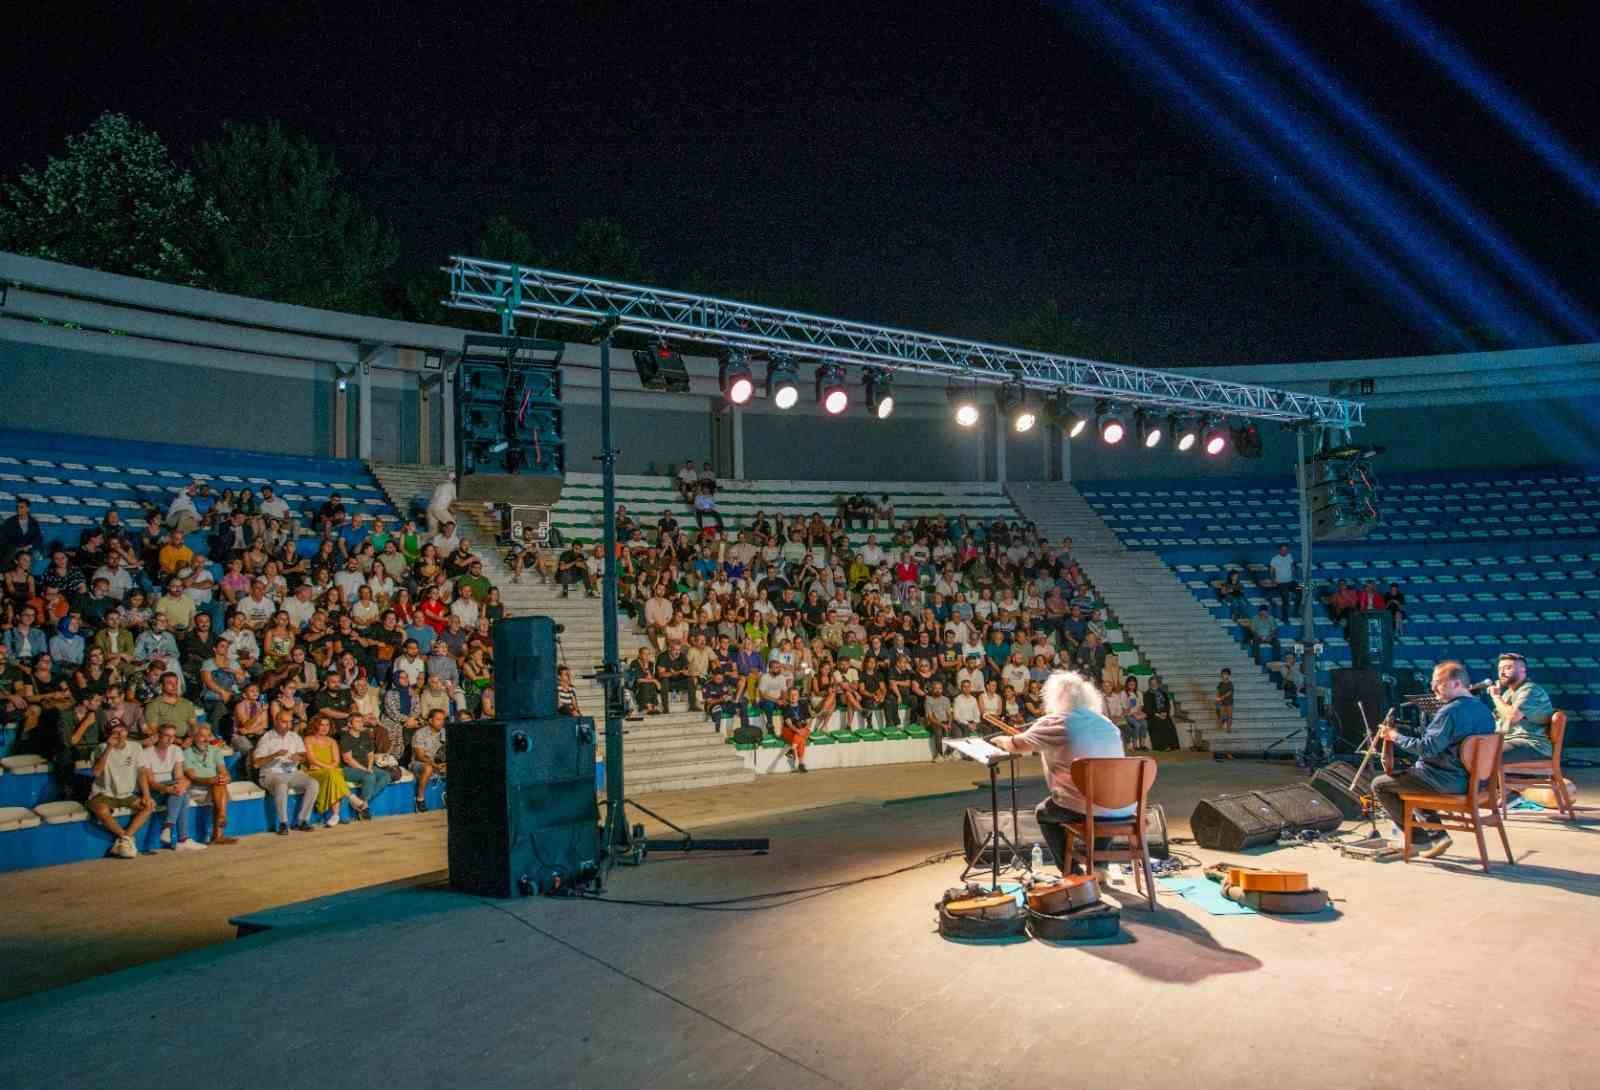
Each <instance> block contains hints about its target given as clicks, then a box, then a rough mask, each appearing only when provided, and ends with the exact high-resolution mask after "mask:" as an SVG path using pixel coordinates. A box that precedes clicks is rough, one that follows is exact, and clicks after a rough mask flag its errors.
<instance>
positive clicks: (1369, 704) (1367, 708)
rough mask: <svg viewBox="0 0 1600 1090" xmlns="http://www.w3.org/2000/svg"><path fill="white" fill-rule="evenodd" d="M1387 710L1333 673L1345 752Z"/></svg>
mask: <svg viewBox="0 0 1600 1090" xmlns="http://www.w3.org/2000/svg"><path fill="white" fill-rule="evenodd" d="M496 695H498V694H496ZM1387 710H1388V709H1387V708H1386V707H1385V706H1384V691H1383V678H1381V677H1379V676H1378V672H1377V671H1376V670H1335V671H1333V722H1334V725H1335V726H1336V727H1337V728H1338V731H1339V741H1340V742H1342V743H1344V745H1345V747H1346V748H1347V749H1355V748H1356V747H1357V746H1360V745H1361V744H1362V743H1363V742H1364V741H1365V740H1366V737H1367V734H1366V728H1372V727H1376V726H1377V725H1378V723H1379V722H1380V721H1381V720H1382V719H1383V716H1384V713H1385V712H1386V711H1387ZM1363 713H1365V714H1366V721H1365V725H1363V722H1362V718H1361V717H1362V714H1363Z"/></svg>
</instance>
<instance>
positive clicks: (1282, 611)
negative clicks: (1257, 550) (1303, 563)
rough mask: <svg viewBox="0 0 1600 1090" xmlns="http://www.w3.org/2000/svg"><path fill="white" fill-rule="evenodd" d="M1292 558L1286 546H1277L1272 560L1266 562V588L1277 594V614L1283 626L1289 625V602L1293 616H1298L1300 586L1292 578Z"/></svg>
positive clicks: (1293, 567)
mask: <svg viewBox="0 0 1600 1090" xmlns="http://www.w3.org/2000/svg"><path fill="white" fill-rule="evenodd" d="M1294 569H1295V562H1294V557H1293V556H1291V555H1289V546H1288V545H1287V544H1284V545H1279V546H1278V551H1277V552H1276V553H1274V554H1273V556H1272V559H1270V560H1268V561H1267V578H1268V582H1267V586H1268V588H1269V589H1271V590H1274V591H1276V592H1277V595H1278V612H1279V616H1280V617H1281V618H1282V620H1283V623H1284V624H1288V623H1289V618H1290V613H1289V602H1290V600H1291V599H1293V601H1294V614H1293V616H1296V617H1298V616H1299V615H1300V597H1301V595H1300V586H1299V584H1298V583H1296V582H1295V578H1294Z"/></svg>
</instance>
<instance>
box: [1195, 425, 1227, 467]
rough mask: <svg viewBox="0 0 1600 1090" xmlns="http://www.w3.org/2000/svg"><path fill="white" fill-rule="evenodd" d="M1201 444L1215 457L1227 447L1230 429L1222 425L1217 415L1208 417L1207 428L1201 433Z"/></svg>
mask: <svg viewBox="0 0 1600 1090" xmlns="http://www.w3.org/2000/svg"><path fill="white" fill-rule="evenodd" d="M1200 445H1201V447H1202V448H1204V450H1205V452H1206V453H1207V454H1209V455H1211V456H1212V457H1213V458H1214V457H1216V456H1217V455H1218V454H1221V453H1222V452H1223V450H1224V449H1225V448H1226V447H1227V445H1228V429H1227V428H1225V427H1223V426H1222V421H1221V420H1220V419H1218V418H1217V417H1215V416H1212V417H1207V418H1206V430H1205V431H1204V432H1202V433H1201V434H1200Z"/></svg>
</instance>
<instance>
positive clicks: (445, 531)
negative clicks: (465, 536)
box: [431, 519, 461, 559]
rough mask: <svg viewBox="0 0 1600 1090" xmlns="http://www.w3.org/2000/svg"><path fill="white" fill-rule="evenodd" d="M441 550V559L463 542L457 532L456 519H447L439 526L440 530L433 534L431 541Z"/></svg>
mask: <svg viewBox="0 0 1600 1090" xmlns="http://www.w3.org/2000/svg"><path fill="white" fill-rule="evenodd" d="M431 544H432V545H433V547H434V548H435V549H438V550H439V556H440V558H441V559H443V558H444V557H447V556H449V555H450V554H451V553H453V552H455V551H456V546H457V545H460V544H461V535H460V534H458V533H456V524H455V520H454V519H445V520H444V522H443V523H442V524H441V525H440V527H439V532H438V533H436V534H434V535H433V541H432V543H431Z"/></svg>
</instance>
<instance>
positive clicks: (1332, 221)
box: [1070, 0, 1477, 349]
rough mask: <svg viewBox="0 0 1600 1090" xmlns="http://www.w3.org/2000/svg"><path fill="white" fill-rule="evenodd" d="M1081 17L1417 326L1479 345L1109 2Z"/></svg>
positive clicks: (1085, 3) (1091, 0)
mask: <svg viewBox="0 0 1600 1090" xmlns="http://www.w3.org/2000/svg"><path fill="white" fill-rule="evenodd" d="M1070 2H1071V3H1072V4H1073V6H1074V7H1076V8H1077V9H1078V11H1079V13H1080V15H1082V16H1085V17H1087V20H1088V21H1092V22H1094V23H1097V24H1099V26H1100V28H1101V30H1102V31H1103V32H1104V33H1105V35H1106V37H1107V39H1108V40H1110V41H1111V43H1112V44H1113V46H1115V47H1116V48H1117V49H1118V50H1119V51H1120V52H1121V53H1122V54H1123V55H1124V57H1125V58H1126V60H1127V61H1128V63H1129V65H1130V67H1134V68H1139V67H1143V68H1144V69H1146V70H1148V71H1149V72H1150V73H1151V74H1153V75H1154V76H1155V77H1156V78H1157V79H1158V80H1159V81H1160V82H1161V83H1162V84H1163V85H1165V86H1166V88H1167V89H1168V90H1169V91H1171V92H1172V93H1173V94H1174V95H1175V96H1176V97H1177V98H1178V99H1179V100H1180V101H1181V102H1182V103H1183V104H1184V105H1186V106H1187V107H1188V109H1189V111H1190V112H1191V114H1193V115H1194V116H1195V117H1196V118H1197V119H1198V120H1199V121H1200V122H1201V123H1202V124H1203V125H1205V126H1207V127H1208V128H1209V129H1210V130H1211V131H1212V132H1213V133H1215V134H1216V135H1217V136H1218V137H1220V138H1221V140H1222V141H1223V142H1224V143H1225V144H1227V146H1228V147H1229V148H1230V149H1231V150H1232V152H1233V154H1234V156H1235V157H1236V158H1237V159H1238V160H1239V161H1240V162H1242V163H1243V164H1244V165H1245V166H1246V167H1247V168H1249V169H1250V170H1252V171H1254V172H1255V174H1256V175H1257V176H1259V177H1260V178H1261V179H1262V180H1263V181H1264V182H1266V183H1267V185H1268V187H1269V188H1270V189H1271V190H1272V191H1273V193H1274V194H1275V195H1276V196H1277V197H1278V198H1279V199H1280V200H1282V201H1284V202H1285V203H1287V204H1290V205H1292V206H1295V207H1298V208H1299V209H1300V210H1301V211H1302V212H1303V213H1305V214H1306V215H1307V216H1309V217H1310V218H1311V219H1312V220H1313V221H1314V222H1315V223H1316V224H1317V226H1319V227H1320V228H1321V229H1322V231H1323V232H1324V238H1325V241H1326V242H1328V243H1329V244H1330V245H1332V246H1333V247H1334V248H1335V249H1336V250H1342V251H1343V252H1344V254H1345V257H1346V259H1347V260H1348V261H1350V262H1351V263H1352V264H1353V265H1355V266H1357V267H1358V268H1364V269H1365V270H1366V271H1367V273H1368V274H1369V275H1370V276H1371V277H1372V278H1373V279H1374V280H1375V281H1376V282H1378V283H1379V284H1380V285H1381V286H1382V287H1383V288H1384V289H1385V298H1386V299H1387V301H1388V302H1389V303H1390V305H1391V306H1395V305H1396V304H1397V303H1399V304H1404V305H1403V306H1395V309H1397V310H1398V311H1400V312H1401V313H1402V314H1403V315H1404V316H1405V317H1406V318H1407V319H1408V320H1409V321H1410V322H1411V323H1412V324H1413V325H1414V326H1416V327H1417V328H1418V329H1419V330H1422V331H1423V332H1426V333H1430V334H1434V335H1436V336H1439V337H1441V338H1442V339H1443V340H1444V341H1445V342H1447V343H1449V344H1452V345H1454V346H1455V347H1457V348H1462V349H1471V348H1475V347H1477V345H1476V344H1475V343H1474V342H1472V341H1471V340H1470V339H1469V338H1468V337H1467V335H1466V334H1465V333H1463V331H1462V329H1461V327H1460V323H1459V322H1458V321H1456V320H1455V318H1454V317H1452V316H1451V315H1450V314H1448V313H1446V312H1445V311H1444V310H1442V309H1441V308H1439V307H1438V306H1436V305H1435V304H1434V303H1433V302H1432V301H1431V300H1430V299H1428V298H1427V297H1426V296H1425V295H1423V293H1422V292H1421V291H1419V290H1418V289H1417V287H1416V286H1415V285H1414V284H1413V283H1412V282H1411V280H1410V278H1409V277H1408V276H1406V274H1405V273H1404V272H1402V271H1401V270H1400V269H1398V268H1396V267H1395V266H1394V264H1393V263H1392V262H1390V261H1389V259H1388V258H1387V257H1385V256H1384V255H1383V254H1382V253H1380V252H1379V251H1378V250H1377V249H1376V248H1375V247H1373V246H1372V245H1371V244H1370V243H1368V242H1367V241H1366V240H1365V239H1363V238H1362V237H1361V236H1360V235H1358V234H1357V233H1356V232H1354V231H1353V230H1351V229H1350V227H1349V226H1348V225H1347V224H1345V223H1344V221H1343V220H1342V219H1341V218H1340V216H1339V215H1338V214H1337V213H1336V212H1335V211H1334V210H1333V209H1332V208H1331V207H1329V206H1328V205H1327V204H1326V203H1325V202H1324V201H1323V200H1322V198H1320V197H1319V196H1317V195H1316V194H1315V193H1313V192H1312V191H1311V190H1310V189H1309V188H1308V187H1306V186H1305V185H1303V184H1301V182H1300V181H1298V180H1297V179H1296V178H1295V177H1294V176H1293V173H1292V172H1291V171H1290V169H1289V168H1288V166H1287V165H1285V164H1284V163H1283V162H1282V161H1280V160H1279V159H1278V158H1277V157H1276V156H1274V155H1273V154H1272V152H1271V151H1270V150H1268V149H1267V148H1266V147H1265V146H1263V145H1262V144H1261V142H1260V141H1258V140H1256V139H1255V138H1254V137H1253V136H1251V135H1250V134H1249V133H1247V132H1245V130H1244V129H1242V128H1241V127H1240V126H1238V125H1237V124H1235V123H1234V122H1233V121H1232V120H1230V119H1229V118H1228V117H1227V116H1226V115H1225V114H1224V113H1223V111H1222V109H1221V108H1220V107H1219V106H1218V105H1217V103H1216V102H1215V101H1214V100H1213V99H1212V98H1210V97H1209V96H1207V95H1206V94H1205V92H1203V91H1201V90H1200V89H1199V88H1198V87H1196V86H1195V85H1194V84H1193V83H1191V82H1190V81H1189V80H1188V79H1187V78H1186V77H1185V76H1184V75H1183V74H1182V72H1180V71H1179V70H1178V68H1177V67H1176V66H1175V65H1173V64H1172V63H1170V62H1169V61H1167V60H1166V59H1164V58H1163V57H1162V56H1161V54H1160V52H1159V51H1158V50H1157V49H1156V48H1154V47H1153V46H1152V45H1151V43H1149V42H1148V41H1146V40H1145V39H1144V38H1143V37H1141V36H1140V35H1138V34H1136V33H1135V32H1134V31H1133V30H1132V29H1131V28H1130V27H1129V26H1128V25H1127V24H1126V23H1124V22H1123V21H1122V20H1121V19H1119V18H1118V17H1117V16H1116V15H1115V14H1113V12H1112V10H1111V9H1110V7H1109V6H1101V4H1100V3H1098V0H1070Z"/></svg>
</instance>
